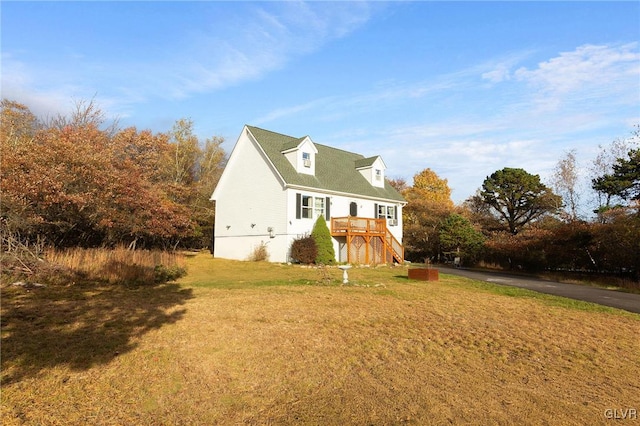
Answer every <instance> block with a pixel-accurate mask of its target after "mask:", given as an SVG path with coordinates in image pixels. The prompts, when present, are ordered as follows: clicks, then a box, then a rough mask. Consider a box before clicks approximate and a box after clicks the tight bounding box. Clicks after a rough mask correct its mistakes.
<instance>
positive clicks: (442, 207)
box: [402, 169, 454, 261]
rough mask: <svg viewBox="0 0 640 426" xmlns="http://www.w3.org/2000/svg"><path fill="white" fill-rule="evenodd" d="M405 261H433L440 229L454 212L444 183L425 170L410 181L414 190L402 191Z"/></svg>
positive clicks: (447, 186) (445, 182)
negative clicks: (403, 200)
mask: <svg viewBox="0 0 640 426" xmlns="http://www.w3.org/2000/svg"><path fill="white" fill-rule="evenodd" d="M402 195H403V196H404V198H405V199H406V200H407V205H406V206H405V207H404V208H403V213H402V214H403V222H404V238H403V243H404V245H405V257H406V258H407V259H409V260H411V261H424V260H425V259H427V258H429V259H436V258H437V257H438V256H439V254H440V251H441V250H440V237H439V232H440V225H441V223H442V220H443V219H444V218H446V217H447V216H448V215H449V214H450V213H451V212H452V211H453V208H454V205H453V201H452V200H451V189H450V188H449V185H448V182H447V180H446V179H441V178H440V177H439V176H438V175H437V174H436V173H435V172H434V171H433V170H431V169H424V170H423V171H421V172H420V173H417V174H416V175H415V176H414V177H413V186H411V187H408V188H406V189H405V190H404V191H402Z"/></svg>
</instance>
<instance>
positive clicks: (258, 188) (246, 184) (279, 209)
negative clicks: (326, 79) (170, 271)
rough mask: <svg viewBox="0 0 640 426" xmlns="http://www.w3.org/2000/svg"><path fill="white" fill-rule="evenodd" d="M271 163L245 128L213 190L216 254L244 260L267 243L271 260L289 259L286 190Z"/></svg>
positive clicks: (216, 255)
mask: <svg viewBox="0 0 640 426" xmlns="http://www.w3.org/2000/svg"><path fill="white" fill-rule="evenodd" d="M268 164H269V163H268V161H267V159H266V158H264V157H263V154H262V153H261V152H260V150H259V148H258V147H257V146H255V144H254V143H253V142H252V141H251V140H250V139H249V138H248V137H247V136H246V133H245V132H243V134H242V135H241V136H240V138H239V139H238V142H237V144H236V146H235V147H234V149H233V152H232V154H231V156H230V158H229V163H228V164H227V167H226V168H225V170H224V173H223V176H222V177H221V178H220V183H219V185H218V188H216V191H215V192H214V194H213V198H214V200H215V201H216V222H215V248H214V256H215V257H221V258H227V259H238V260H245V259H247V258H248V257H249V256H250V255H251V254H252V253H253V250H254V248H255V247H257V246H259V245H260V243H264V244H267V250H268V252H269V254H270V260H271V261H274V262H284V261H286V254H287V249H288V247H287V246H286V238H284V237H283V234H284V233H285V232H286V218H285V216H284V215H283V212H284V211H286V196H285V190H284V188H283V186H282V184H281V183H280V182H279V178H278V176H277V174H276V173H275V172H274V171H273V170H272V169H271V168H270V167H269V165H268ZM269 228H272V229H273V231H272V233H271V234H272V235H274V236H275V237H274V238H272V236H271V235H270V233H269V231H268V229H269Z"/></svg>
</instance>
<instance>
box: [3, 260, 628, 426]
mask: <svg viewBox="0 0 640 426" xmlns="http://www.w3.org/2000/svg"><path fill="white" fill-rule="evenodd" d="M188 267H189V272H190V274H189V275H188V276H187V277H184V278H183V279H182V280H181V281H180V283H181V286H182V287H174V288H167V289H165V290H162V289H159V292H158V295H157V298H158V300H157V301H154V299H155V298H156V297H154V295H153V292H150V293H144V294H140V295H138V297H136V296H135V295H133V297H131V303H130V304H125V306H124V307H123V308H122V309H121V310H119V311H118V315H114V317H121V318H123V319H122V320H121V321H123V322H124V323H125V324H122V323H120V324H119V327H124V328H128V329H129V330H128V332H127V333H125V335H126V336H127V337H128V339H127V342H128V345H129V347H128V349H127V350H126V351H124V352H121V353H120V355H118V356H109V357H104V356H103V357H102V358H101V357H99V356H98V357H97V358H96V359H97V361H96V359H94V358H93V357H92V355H91V354H90V352H91V350H92V349H94V348H93V347H92V345H95V346H96V347H98V348H99V347H100V345H101V344H104V343H100V344H99V343H98V341H97V340H98V339H94V340H95V341H94V342H93V343H92V345H79V346H77V348H75V349H79V350H81V351H82V352H84V355H82V357H84V361H85V362H84V363H80V364H79V363H75V364H74V363H71V362H65V361H64V358H65V357H66V356H72V353H73V352H74V350H73V349H74V348H73V346H74V345H76V344H78V342H77V341H75V340H67V344H68V345H70V346H72V348H70V349H68V350H67V352H65V353H64V354H63V356H58V357H57V358H55V359H57V362H49V363H45V362H44V361H42V365H41V366H40V368H38V369H37V370H35V371H32V372H31V374H23V375H22V376H21V377H16V376H15V375H14V376H11V375H10V373H8V374H9V375H10V377H12V379H11V380H8V381H7V382H3V392H2V417H3V424H6V425H9V424H22V423H24V424H86V423H91V424H105V425H106V424H154V425H155V424H185V425H186V424H230V425H232V424H294V423H295V424H330V425H334V424H335V425H343V424H356V425H370V424H374V425H388V424H444V423H454V424H458V423H470V424H519V425H520V424H535V425H538V424H576V425H582V424H606V423H607V419H606V418H605V416H604V411H605V409H607V408H628V407H635V408H640V396H639V395H640V385H639V384H638V381H637V378H638V377H639V376H640V365H639V363H638V359H640V342H639V341H638V338H637V337H638V331H639V329H640V316H638V315H633V314H626V313H623V312H622V311H617V310H614V309H608V308H607V309H596V310H594V309H592V307H593V305H590V304H582V305H579V306H578V305H576V306H577V307H579V308H580V309H575V307H576V306H574V305H573V304H568V305H564V304H563V302H558V300H561V299H558V298H553V297H550V296H545V297H544V298H537V297H534V296H532V295H531V294H530V292H524V291H523V292H520V293H519V292H515V293H511V294H509V295H504V294H499V293H496V292H495V290H494V288H493V287H491V286H484V285H483V286H477V285H476V284H475V283H474V282H472V281H470V280H466V279H463V278H457V277H451V276H447V275H444V274H442V275H441V280H440V281H439V282H429V283H423V282H420V283H417V282H410V281H408V280H406V278H404V277H406V269H404V268H377V269H374V268H371V269H365V268H354V269H352V270H350V272H349V276H350V278H351V281H352V282H353V283H354V284H356V285H354V286H341V285H339V284H338V283H339V279H340V277H341V271H339V270H337V269H330V270H329V272H328V273H329V274H330V275H331V277H333V278H334V280H333V281H332V283H331V285H317V284H318V283H319V282H321V280H320V278H319V273H318V270H316V269H309V268H300V267H297V266H287V265H273V264H267V263H249V262H229V261H221V260H214V259H211V258H210V257H209V256H207V255H199V256H197V257H195V258H192V259H189V265H188ZM187 291H188V292H189V293H188V294H185V293H183V292H187ZM20 296H21V297H22V299H21V298H20V297H17V295H11V297H10V298H9V299H8V300H7V301H6V302H5V295H4V294H3V307H2V309H3V345H2V363H3V374H4V372H5V371H15V369H16V368H20V366H23V368H24V364H25V361H24V360H23V359H22V361H21V358H20V357H17V356H16V351H15V350H13V349H12V348H13V347H14V346H15V345H16V344H18V343H21V344H26V343H27V342H28V341H30V337H29V334H26V333H25V334H22V335H21V336H22V337H21V339H19V338H18V337H17V336H16V335H14V333H15V328H11V327H12V324H14V323H15V319H11V318H10V320H9V321H8V322H5V321H4V315H5V311H7V310H10V309H11V306H12V305H14V304H17V303H27V300H29V299H30V298H34V297H36V296H34V294H30V295H25V294H21V295H20ZM121 296H122V298H118V294H114V295H113V297H114V300H113V302H114V303H113V304H108V306H110V307H111V310H109V309H106V308H105V309H104V310H105V312H112V313H113V314H115V311H114V310H113V309H114V308H115V305H118V304H120V303H124V298H125V297H124V296H125V295H121ZM130 296H132V295H130ZM523 296H524V297H523ZM37 297H39V298H43V299H39V300H40V302H41V303H42V304H46V303H47V302H46V295H43V294H42V293H41V295H40V296H37ZM161 300H165V303H164V304H163V303H160V301H161ZM167 300H168V301H170V302H169V303H166V302H167ZM34 303H35V302H34ZM83 303H87V302H86V301H83V302H81V303H80V304H83ZM94 303H96V302H94ZM103 303H105V304H106V300H104V301H103ZM148 304H152V305H153V304H155V308H156V310H155V312H157V313H160V312H161V313H162V314H163V315H169V316H170V315H175V316H174V317H172V320H167V321H162V320H161V321H158V322H157V323H155V324H156V325H157V326H154V327H148V326H146V325H147V324H146V321H142V323H141V324H139V323H138V322H136V321H135V320H131V321H133V323H132V324H129V323H128V322H127V321H128V320H127V319H124V318H127V316H128V315H131V316H133V317H135V316H136V315H138V318H139V315H141V314H137V312H139V310H140V306H139V305H142V306H143V307H144V306H147V310H148V309H149V307H148ZM7 305H9V306H7ZM143 310H144V309H143ZM90 311H92V309H90V308H89V307H87V308H84V311H81V312H80V313H82V312H85V313H88V312H90ZM59 313H60V312H59ZM176 314H177V315H176ZM62 315H63V317H64V318H65V319H64V322H65V324H67V325H66V326H67V327H69V328H73V327H74V324H75V327H79V328H80V329H81V328H82V326H81V325H82V324H83V321H82V320H83V318H84V319H85V320H88V317H87V316H86V315H85V316H84V317H83V316H82V315H81V316H79V317H78V316H77V315H76V314H75V313H74V312H73V311H70V312H67V313H66V314H65V313H64V311H62ZM143 316H144V315H143ZM95 320H96V322H95V323H94V326H95V327H99V325H100V320H101V318H100V317H96V318H95ZM51 321H52V320H49V322H51ZM60 321H62V319H61V320H60ZM138 321H139V320H138ZM89 322H90V321H89ZM46 323H47V321H45V325H43V328H45V329H46V328H47V327H50V326H51V324H49V325H46ZM6 326H8V327H9V329H6V328H5V327H6ZM85 330H88V329H85ZM39 337H40V338H43V337H44V333H42V334H40V335H39ZM102 337H104V338H105V340H109V339H110V338H111V337H112V336H111V335H109V334H103V336H102ZM5 339H9V340H5ZM11 339H13V340H11ZM19 340H21V342H19ZM31 344H33V345H35V343H34V342H31ZM33 352H34V353H35V352H36V350H35V348H34V349H33ZM18 355H19V352H18ZM49 355H50V356H53V354H52V353H49ZM12 369H13V370H12Z"/></svg>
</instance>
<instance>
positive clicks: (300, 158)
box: [280, 136, 318, 176]
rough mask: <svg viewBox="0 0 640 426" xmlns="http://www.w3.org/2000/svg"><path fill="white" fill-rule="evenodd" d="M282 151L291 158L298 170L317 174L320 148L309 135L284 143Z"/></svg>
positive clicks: (306, 173)
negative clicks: (317, 159)
mask: <svg viewBox="0 0 640 426" xmlns="http://www.w3.org/2000/svg"><path fill="white" fill-rule="evenodd" d="M280 152H281V153H282V154H283V155H284V156H285V157H286V158H287V160H289V163H291V165H292V166H293V167H294V168H295V169H296V172H298V173H302V174H305V175H312V176H314V175H315V174H316V156H317V155H318V149H317V148H316V146H315V145H314V143H313V141H312V140H311V139H310V138H309V136H305V137H304V138H300V139H294V140H292V141H290V142H288V143H286V144H284V146H283V147H282V151H280Z"/></svg>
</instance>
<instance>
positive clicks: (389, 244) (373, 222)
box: [331, 216, 404, 263]
mask: <svg viewBox="0 0 640 426" xmlns="http://www.w3.org/2000/svg"><path fill="white" fill-rule="evenodd" d="M331 235H333V236H346V237H347V257H351V256H350V254H351V242H352V241H354V237H357V236H361V237H363V238H364V239H365V240H366V241H369V239H371V238H379V239H380V240H381V241H382V244H383V247H384V250H383V251H384V253H383V254H382V255H383V258H384V259H386V261H387V262H392V261H393V260H394V259H395V260H396V261H397V262H398V263H402V262H404V247H403V246H402V244H400V242H399V241H398V240H397V239H396V238H395V237H394V236H393V234H392V233H391V231H389V229H387V220H386V219H372V218H366V217H354V216H349V217H334V218H331ZM366 253H367V254H366V257H367V259H366V263H371V262H370V260H371V259H369V258H368V257H369V252H368V250H367V252H366ZM348 262H353V260H352V259H348Z"/></svg>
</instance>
